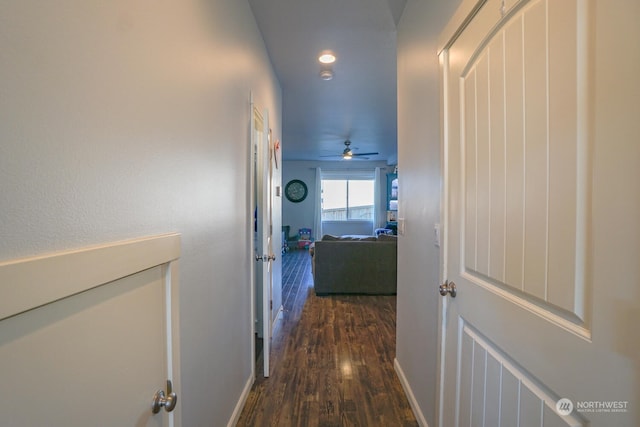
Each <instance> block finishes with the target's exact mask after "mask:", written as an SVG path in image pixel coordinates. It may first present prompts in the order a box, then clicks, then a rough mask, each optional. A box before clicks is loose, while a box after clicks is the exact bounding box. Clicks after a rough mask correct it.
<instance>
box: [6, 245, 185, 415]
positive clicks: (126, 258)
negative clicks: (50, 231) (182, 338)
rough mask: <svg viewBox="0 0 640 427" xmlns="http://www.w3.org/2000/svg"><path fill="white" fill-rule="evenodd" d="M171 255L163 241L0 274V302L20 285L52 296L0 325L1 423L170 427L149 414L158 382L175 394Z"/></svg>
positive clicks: (18, 295) (63, 257)
mask: <svg viewBox="0 0 640 427" xmlns="http://www.w3.org/2000/svg"><path fill="white" fill-rule="evenodd" d="M177 250H179V238H178V236H176V235H172V236H165V237H162V238H157V239H143V240H140V241H136V242H127V243H124V244H117V245H111V246H108V247H100V248H90V249H87V250H81V251H76V252H72V253H64V254H57V255H53V256H47V257H43V258H38V259H28V260H18V261H14V262H9V263H5V264H2V265H0V278H2V279H3V280H2V285H3V289H2V290H3V295H4V298H5V301H7V300H8V301H14V302H15V301H20V300H21V299H22V296H23V295H24V294H23V286H21V285H22V284H23V283H26V282H28V283H29V284H27V286H26V287H29V286H34V287H35V288H42V289H46V292H45V293H49V294H51V296H52V297H50V299H49V300H48V301H46V302H38V303H37V305H31V306H29V307H28V308H27V309H26V310H24V311H20V312H15V313H12V314H9V313H8V312H5V313H4V314H5V315H7V314H9V315H8V316H7V317H5V318H4V319H2V320H1V321H0V366H3V368H4V369H3V378H2V384H1V385H0V390H2V393H1V394H2V396H3V397H2V399H0V413H1V414H2V419H3V423H5V424H6V425H11V426H16V427H20V426H25V427H26V426H35V425H47V426H65V427H66V426H87V425H95V426H113V425H131V426H133V425H135V426H139V427H142V426H169V425H179V422H178V420H179V418H174V414H173V413H172V414H168V413H166V412H165V411H162V413H159V414H155V415H154V414H152V412H151V400H152V398H153V395H154V393H155V392H156V391H157V390H159V389H163V390H164V389H165V388H166V380H167V379H171V380H172V381H173V383H174V391H176V392H178V393H179V381H178V375H177V371H175V370H174V367H173V365H172V364H173V361H177V348H174V347H173V346H174V345H175V346H177V336H176V334H175V333H174V331H175V330H176V329H174V328H177V325H176V324H175V323H173V322H174V320H175V319H177V312H176V310H177V306H176V305H174V304H173V303H172V300H173V296H174V294H175V289H174V287H175V286H176V284H177V283H176V282H177V279H176V278H175V276H174V275H173V273H172V271H171V270H172V268H174V267H175V266H176V262H177V261H174V259H176V258H177V256H178V252H177ZM139 251H144V253H143V254H142V255H140V254H141V253H140V252H139ZM133 258H137V259H133ZM169 263H171V264H173V266H172V267H169ZM122 275H124V276H125V277H122ZM100 276H101V277H102V278H101V279H100V280H99V281H95V280H94V279H95V278H96V277H100ZM65 278H68V279H66V280H65ZM102 280H106V282H104V283H102ZM83 284H84V285H83ZM70 288H75V290H74V291H71V293H69V292H70V291H69V289H70ZM36 292H37V291H36Z"/></svg>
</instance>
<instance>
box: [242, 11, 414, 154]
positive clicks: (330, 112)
mask: <svg viewBox="0 0 640 427" xmlns="http://www.w3.org/2000/svg"><path fill="white" fill-rule="evenodd" d="M406 1H407V0H322V1H314V0H249V3H250V4H251V8H252V9H253V13H254V15H255V17H256V20H257V22H258V27H259V28H260V31H261V32H262V35H263V37H264V40H265V43H266V46H267V50H268V52H269V56H270V57H271V61H272V62H273V67H274V69H275V72H276V75H277V77H278V79H279V81H280V85H281V87H282V141H283V143H282V150H283V153H282V154H283V159H284V160H341V157H340V156H339V154H340V153H342V151H343V149H344V148H345V146H344V141H345V140H347V139H349V140H350V141H351V142H352V144H351V148H352V149H353V152H354V153H355V154H358V152H360V153H365V152H378V153H379V155H376V156H367V157H368V159H369V160H385V161H387V163H389V164H395V163H397V120H396V25H397V22H398V20H399V18H400V16H401V15H402V11H403V10H404V6H405V4H406ZM324 50H331V51H332V52H333V53H334V54H335V56H336V57H337V60H336V62H335V63H334V64H333V67H332V68H333V71H334V77H333V79H332V80H329V81H325V80H322V79H321V78H320V75H319V74H320V70H321V64H320V62H319V61H318V56H319V55H320V53H321V52H322V51H324ZM326 156H333V157H326ZM362 158H363V157H360V159H362ZM356 159H357V158H356ZM345 161H354V160H345Z"/></svg>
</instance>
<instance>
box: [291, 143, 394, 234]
mask: <svg viewBox="0 0 640 427" xmlns="http://www.w3.org/2000/svg"><path fill="white" fill-rule="evenodd" d="M286 149H287V147H286V141H285V145H284V146H283V150H285V152H286ZM282 163H283V164H282V190H283V191H284V187H285V186H286V185H287V182H289V181H291V180H292V179H299V180H301V181H303V182H304V183H305V184H307V188H308V190H309V194H308V195H307V198H306V199H305V200H304V201H302V202H300V203H292V202H290V201H289V200H287V198H286V197H284V196H283V197H282V225H290V226H291V231H290V234H291V235H294V234H295V233H297V232H298V230H299V229H300V228H311V229H313V228H314V227H313V219H314V209H315V197H316V195H315V194H316V190H315V180H316V168H317V167H320V168H323V169H332V170H336V169H349V168H352V169H363V168H369V169H374V168H376V167H380V168H382V169H381V175H382V176H381V181H382V183H381V186H382V189H381V191H380V203H381V204H382V206H384V205H385V203H386V200H387V178H386V174H387V173H389V172H393V167H392V166H387V164H386V162H363V161H359V160H358V161H357V163H356V162H353V161H351V162H345V161H338V162H327V161H322V162H311V161H293V160H289V161H284V162H282ZM369 228H370V227H369ZM363 230H368V228H362V227H361V226H359V225H358V224H356V225H355V228H347V229H344V228H340V229H337V228H336V229H335V230H333V231H335V232H336V234H371V231H366V232H363ZM329 231H332V230H329ZM338 231H339V232H338ZM316 232H317V230H313V237H314V238H315V239H319V238H321V237H322V236H317V235H316ZM323 233H324V234H327V231H323ZM329 234H331V233H329Z"/></svg>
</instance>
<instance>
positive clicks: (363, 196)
mask: <svg viewBox="0 0 640 427" xmlns="http://www.w3.org/2000/svg"><path fill="white" fill-rule="evenodd" d="M342 175H344V174H342ZM374 194H375V191H374V179H373V178H369V177H350V178H345V177H344V176H342V177H340V176H334V177H327V178H325V177H323V179H322V220H323V221H348V220H360V221H373V218H374V209H375V203H374Z"/></svg>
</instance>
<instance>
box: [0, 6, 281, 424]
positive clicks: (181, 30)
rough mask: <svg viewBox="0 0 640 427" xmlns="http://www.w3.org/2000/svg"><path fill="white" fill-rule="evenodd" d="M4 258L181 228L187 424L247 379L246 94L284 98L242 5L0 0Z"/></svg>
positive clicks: (275, 113)
mask: <svg viewBox="0 0 640 427" xmlns="http://www.w3.org/2000/svg"><path fill="white" fill-rule="evenodd" d="M0 28H1V30H0V52H1V53H0V75H2V79H0V260H7V259H12V258H16V257H22V256H28V255H35V254H40V253H46V252H51V251H56V250H62V249H69V248H77V247H81V246H85V245H90V244H98V243H105V242H110V241H116V240H122V239H129V238H134V237H138V236H144V235H150V234H156V233H165V232H180V233H182V260H181V268H180V270H181V272H180V282H181V283H180V284H181V291H180V306H181V344H182V347H181V350H182V369H181V370H182V384H183V395H182V396H181V403H180V404H181V405H183V406H182V409H183V414H184V423H183V425H185V426H205V425H216V426H218V425H225V424H226V423H227V422H228V420H229V417H230V416H231V411H232V410H233V408H234V406H235V404H236V402H237V401H238V398H239V396H240V393H241V391H242V388H243V386H244V385H245V383H246V381H247V380H248V378H249V377H250V372H251V363H252V362H251V355H250V342H251V341H250V340H251V337H250V333H249V331H250V300H249V299H250V293H249V291H250V285H249V283H250V277H249V264H248V263H249V262H250V257H249V252H250V247H249V242H250V238H251V236H250V234H249V227H250V222H249V221H250V217H251V215H250V212H249V211H250V207H249V202H250V199H249V196H248V194H247V189H248V188H249V183H248V176H249V170H248V167H249V151H248V148H249V145H248V140H249V139H248V138H249V117H250V116H249V114H250V109H249V92H250V91H253V93H254V98H255V100H256V102H257V103H258V104H259V105H260V106H261V107H262V108H268V109H269V111H270V119H271V128H272V129H273V133H274V137H275V138H280V137H281V136H280V135H281V127H280V111H281V94H280V88H279V84H278V82H277V80H276V78H275V76H274V73H273V72H272V69H271V66H270V62H269V59H268V57H267V54H266V51H265V48H264V45H263V41H262V38H261V36H260V33H259V31H258V30H257V26H256V24H255V20H254V17H253V15H252V13H251V10H250V8H249V5H248V3H247V2H246V1H237V0H211V1H208V2H202V1H198V0H184V1H180V2H156V1H148V0H136V1H121V0H114V1H109V2H83V1H73V0H60V1H56V2H40V1H33V0H24V1H12V2H2V3H0Z"/></svg>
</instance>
